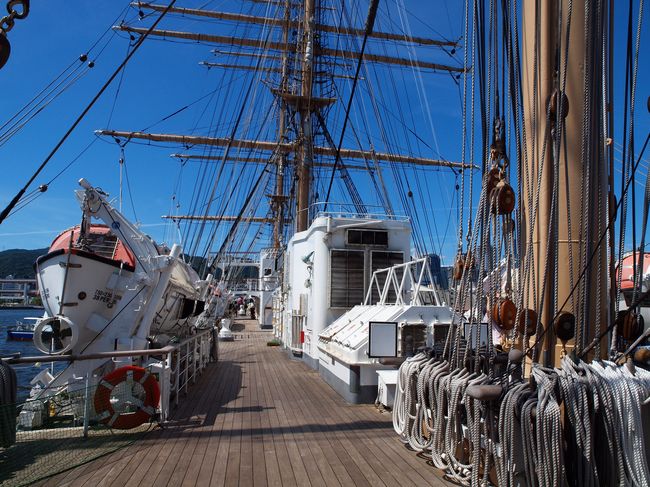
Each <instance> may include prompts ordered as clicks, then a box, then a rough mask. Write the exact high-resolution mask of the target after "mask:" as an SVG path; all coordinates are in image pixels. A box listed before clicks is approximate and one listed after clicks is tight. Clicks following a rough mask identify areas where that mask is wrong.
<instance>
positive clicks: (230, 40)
mask: <svg viewBox="0 0 650 487" xmlns="http://www.w3.org/2000/svg"><path fill="white" fill-rule="evenodd" d="M113 29H115V30H121V31H124V32H131V33H134V34H140V35H142V34H144V33H145V32H147V31H148V29H143V28H139V27H129V26H127V25H116V26H114V27H113ZM149 36H158V37H172V38H176V39H188V40H192V41H197V42H209V43H212V44H226V45H232V46H242V47H257V48H260V49H272V50H274V51H294V50H295V48H294V46H291V45H285V44H283V43H281V42H274V41H263V40H260V39H250V38H246V37H232V36H220V35H212V34H201V33H198V32H179V31H174V30H162V29H154V30H152V31H151V32H150V33H149ZM315 51H316V52H315V53H316V54H318V55H322V56H331V57H338V58H343V59H354V60H357V59H359V53H358V52H356V51H343V50H338V49H329V48H325V47H319V48H318V49H316V50H315ZM363 60H364V61H370V62H376V63H381V64H390V65H395V66H409V67H413V68H420V69H432V70H435V71H448V72H451V73H463V72H465V70H464V68H462V67H457V66H447V65H444V64H438V63H431V62H428V61H419V60H416V59H406V58H399V57H393V56H383V55H380V54H369V53H367V52H366V53H364V55H363Z"/></svg>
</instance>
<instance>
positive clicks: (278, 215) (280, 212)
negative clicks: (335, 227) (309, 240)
mask: <svg viewBox="0 0 650 487" xmlns="http://www.w3.org/2000/svg"><path fill="white" fill-rule="evenodd" d="M290 20H291V4H290V0H285V2H284V24H283V26H282V43H283V44H284V45H285V46H287V45H288V42H289V21H290ZM288 55H289V51H288V50H284V51H282V66H281V68H280V69H281V70H282V78H281V80H280V90H281V91H286V90H287V87H288V77H289V59H288ZM279 116H280V120H279V123H278V142H280V143H283V142H284V141H285V133H286V123H287V105H286V103H285V102H284V101H283V100H280V115H279ZM286 166H287V154H286V153H282V154H280V157H279V158H278V163H277V167H276V175H275V194H274V195H273V196H272V197H271V209H272V210H273V214H274V217H275V221H274V222H273V248H275V249H279V248H280V246H281V243H282V242H281V239H282V234H283V230H284V204H285V202H286V199H287V198H286V196H285V194H284V170H285V168H286Z"/></svg>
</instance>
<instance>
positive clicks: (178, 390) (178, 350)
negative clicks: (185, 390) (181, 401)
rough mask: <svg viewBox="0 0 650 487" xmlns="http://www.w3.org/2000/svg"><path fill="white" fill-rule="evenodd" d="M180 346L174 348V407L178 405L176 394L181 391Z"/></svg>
mask: <svg viewBox="0 0 650 487" xmlns="http://www.w3.org/2000/svg"><path fill="white" fill-rule="evenodd" d="M180 372H181V347H178V348H177V349H176V370H175V371H174V374H175V375H176V386H175V389H176V396H175V397H174V402H175V403H176V407H178V396H179V395H180V393H181V387H180V385H181V382H180V381H181V373H180Z"/></svg>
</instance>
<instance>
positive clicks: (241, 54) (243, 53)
mask: <svg viewBox="0 0 650 487" xmlns="http://www.w3.org/2000/svg"><path fill="white" fill-rule="evenodd" d="M211 52H212V54H215V55H216V54H221V55H223V56H239V57H254V58H262V59H272V60H275V61H282V59H283V58H282V56H278V55H275V54H265V53H257V52H246V51H222V50H221V49H212V51H211ZM282 52H283V53H287V52H290V50H289V49H286V50H284V51H282ZM318 64H320V65H322V66H337V67H342V68H345V69H348V70H352V69H354V67H353V66H352V64H350V63H341V62H336V61H326V60H324V59H320V60H319V61H318Z"/></svg>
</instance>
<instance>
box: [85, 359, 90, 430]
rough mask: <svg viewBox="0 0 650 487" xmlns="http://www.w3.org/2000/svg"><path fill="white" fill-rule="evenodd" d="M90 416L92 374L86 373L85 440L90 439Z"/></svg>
mask: <svg viewBox="0 0 650 487" xmlns="http://www.w3.org/2000/svg"><path fill="white" fill-rule="evenodd" d="M88 416H90V372H86V390H85V391H84V438H88V423H89V418H88Z"/></svg>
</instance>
